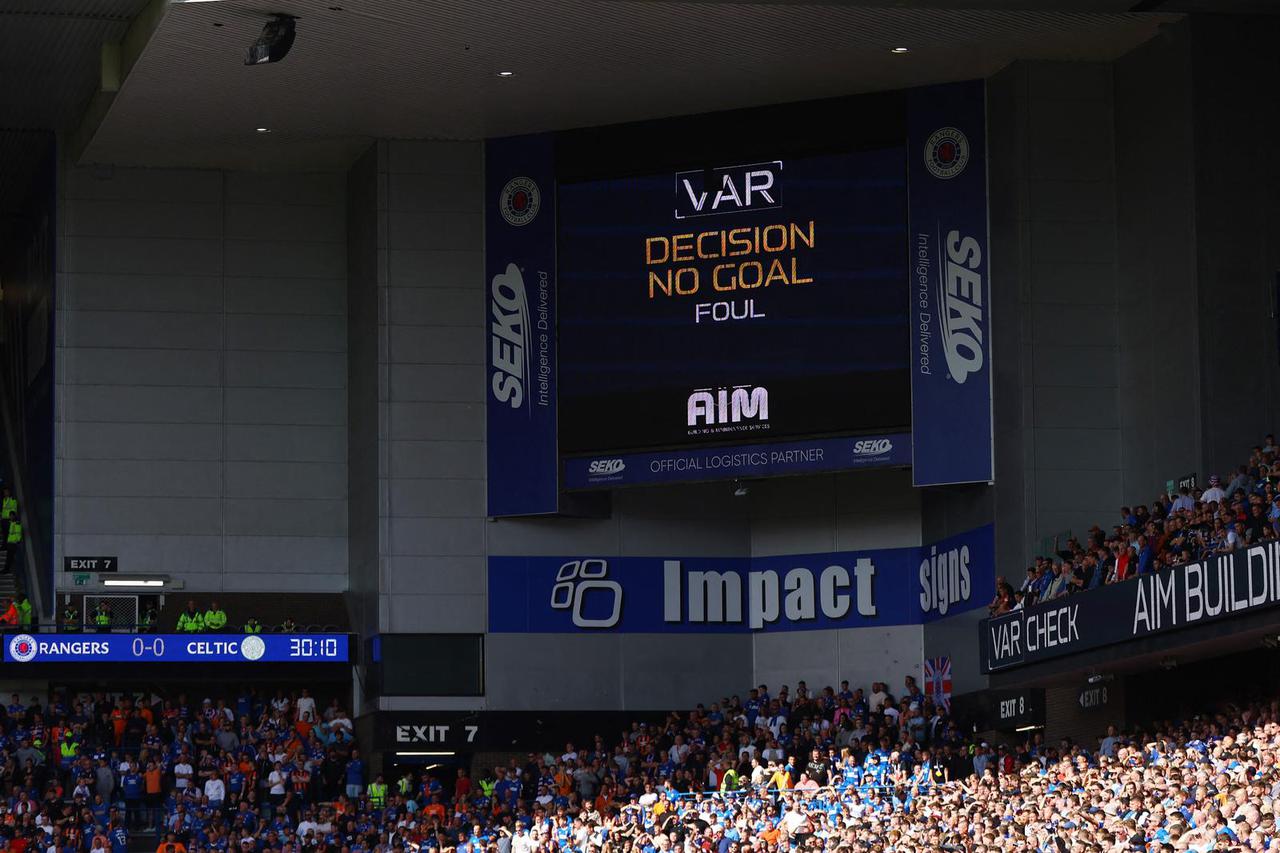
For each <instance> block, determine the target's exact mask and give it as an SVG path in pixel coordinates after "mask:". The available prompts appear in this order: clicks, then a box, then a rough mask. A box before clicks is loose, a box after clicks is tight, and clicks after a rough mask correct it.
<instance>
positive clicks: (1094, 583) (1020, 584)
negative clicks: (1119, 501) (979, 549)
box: [990, 435, 1280, 616]
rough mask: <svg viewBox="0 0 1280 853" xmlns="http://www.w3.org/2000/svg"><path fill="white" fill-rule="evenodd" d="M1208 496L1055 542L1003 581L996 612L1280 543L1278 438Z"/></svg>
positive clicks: (1133, 512) (1188, 493)
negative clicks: (1261, 544)
mask: <svg viewBox="0 0 1280 853" xmlns="http://www.w3.org/2000/svg"><path fill="white" fill-rule="evenodd" d="M1226 480H1227V482H1226V485H1225V487H1224V485H1223V478H1221V477H1219V476H1217V475H1213V476H1210V477H1209V484H1208V487H1207V488H1205V489H1200V488H1193V487H1189V486H1183V487H1182V488H1179V489H1177V490H1176V492H1174V493H1171V494H1162V495H1160V496H1159V497H1157V498H1156V499H1155V500H1154V501H1152V502H1151V506H1150V507H1146V506H1143V505H1141V504H1138V505H1135V506H1132V507H1129V506H1124V507H1121V508H1120V518H1119V520H1118V522H1117V523H1116V524H1114V525H1112V527H1111V529H1110V530H1109V531H1108V530H1104V529H1103V528H1102V527H1100V526H1098V525H1094V526H1093V527H1091V528H1090V529H1089V531H1088V533H1087V535H1085V536H1084V537H1083V539H1081V538H1079V537H1071V538H1069V539H1068V540H1067V542H1066V543H1065V544H1063V543H1061V542H1058V543H1055V548H1056V549H1057V551H1056V553H1055V554H1054V555H1053V556H1047V557H1037V558H1036V560H1035V564H1034V565H1032V566H1029V567H1028V568H1027V571H1026V576H1025V577H1024V578H1022V579H1020V580H1017V581H1010V580H1009V579H1007V578H1004V577H1002V578H999V579H998V580H997V581H996V594H995V598H994V599H993V600H992V602H991V606H990V611H991V614H992V615H993V616H999V615H1001V614H1003V613H1008V612H1010V611H1013V610H1018V609H1021V608H1024V607H1030V606H1031V605H1033V604H1035V603H1037V602H1040V601H1048V600H1050V599H1054V598H1060V597H1062V596H1066V595H1071V594H1073V593H1076V592H1082V591H1085V590H1090V589H1093V588H1095V587H1099V586H1102V585H1103V584H1109V583H1118V582H1120V581H1124V580H1128V579H1129V578H1133V577H1138V576H1139V575H1145V574H1150V573H1152V572H1157V571H1160V570H1161V569H1164V568H1168V567H1170V566H1177V565H1181V564H1183V563H1189V562H1193V561H1197V560H1203V559H1207V558H1209V557H1212V556H1213V555H1215V554H1224V553H1227V552H1229V551H1233V550H1235V549H1236V548H1243V547H1247V546H1250V545H1255V544H1257V543H1259V542H1263V541H1267V540H1273V539H1276V538H1277V536H1280V445H1277V444H1276V441H1275V436H1272V435H1268V436H1267V437H1266V439H1265V442H1264V443H1263V444H1261V445H1256V446H1254V448H1253V450H1252V452H1251V453H1250V456H1249V461H1248V462H1247V463H1246V464H1244V465H1241V466H1239V467H1238V468H1237V469H1236V470H1235V471H1233V472H1232V473H1231V474H1230V475H1229V476H1228V477H1227V478H1226Z"/></svg>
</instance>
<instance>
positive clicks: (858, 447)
mask: <svg viewBox="0 0 1280 853" xmlns="http://www.w3.org/2000/svg"><path fill="white" fill-rule="evenodd" d="M890 450H893V442H892V441H890V440H889V439H887V438H872V439H864V440H862V441H855V442H854V443H853V455H854V456H880V455H882V454H885V453H888V452H889V451H890Z"/></svg>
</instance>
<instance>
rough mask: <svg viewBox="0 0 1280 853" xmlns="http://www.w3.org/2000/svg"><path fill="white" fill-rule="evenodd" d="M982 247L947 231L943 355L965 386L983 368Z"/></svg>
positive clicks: (970, 238)
mask: <svg viewBox="0 0 1280 853" xmlns="http://www.w3.org/2000/svg"><path fill="white" fill-rule="evenodd" d="M981 266H982V246H981V245H979V243H978V241H977V240H976V239H974V238H973V237H964V238H961V236H960V232H959V231H951V232H950V233H948V234H947V276H946V286H945V287H944V288H943V289H942V291H941V293H939V296H940V298H941V300H940V301H941V304H940V305H939V306H938V307H939V309H940V311H939V313H940V314H941V318H940V319H941V321H942V322H941V324H940V325H941V333H942V347H943V354H944V355H945V356H946V359H947V369H948V370H950V371H951V378H952V379H954V380H955V381H956V383H957V384H959V385H963V384H964V382H965V380H966V379H968V378H969V375H970V374H972V373H977V372H978V371H980V370H982V365H983V362H984V359H985V357H984V355H983V349H982V327H983V307H982V294H983V286H982V285H983V281H982V272H981Z"/></svg>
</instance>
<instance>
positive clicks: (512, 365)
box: [485, 136, 560, 516]
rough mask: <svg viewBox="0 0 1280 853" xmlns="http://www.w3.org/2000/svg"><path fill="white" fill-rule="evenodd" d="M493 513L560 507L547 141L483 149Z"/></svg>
mask: <svg viewBox="0 0 1280 853" xmlns="http://www.w3.org/2000/svg"><path fill="white" fill-rule="evenodd" d="M485 194H486V203H485V280H486V283H487V287H486V288H485V290H486V294H487V298H486V299H485V329H486V331H487V334H486V336H485V337H486V347H485V352H486V355H485V359H486V365H487V368H488V369H487V371H486V377H485V378H486V386H487V387H486V397H485V399H486V403H487V405H486V406H485V410H486V423H487V427H488V433H487V451H488V484H489V493H488V506H489V515H491V516H504V515H541V514H547V513H554V512H555V511H556V510H557V509H558V508H559V498H560V489H559V482H558V474H559V468H560V460H559V457H558V450H557V438H556V319H555V318H556V305H555V297H556V215H555V214H556V211H555V197H556V196H555V161H554V148H553V144H552V138H551V137H550V136H524V137H510V138H506V139H491V140H489V141H488V142H486V143H485Z"/></svg>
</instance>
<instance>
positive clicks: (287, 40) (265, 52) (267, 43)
mask: <svg viewBox="0 0 1280 853" xmlns="http://www.w3.org/2000/svg"><path fill="white" fill-rule="evenodd" d="M296 20H297V19H296V18H294V17H293V15H274V16H272V18H271V20H270V21H268V22H267V24H266V26H264V27H263V28H262V35H260V36H258V40H257V41H255V42H254V43H253V45H252V46H250V48H249V53H248V54H247V55H246V56H245V58H244V64H245V65H266V64H267V63H270V62H279V61H280V60H282V59H284V58H285V57H286V56H288V55H289V48H291V47H293V40H294V38H295V37H296V36H297V27H296V26H295V24H294V21H296Z"/></svg>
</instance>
